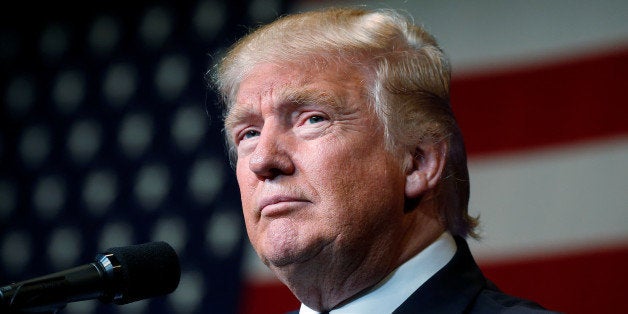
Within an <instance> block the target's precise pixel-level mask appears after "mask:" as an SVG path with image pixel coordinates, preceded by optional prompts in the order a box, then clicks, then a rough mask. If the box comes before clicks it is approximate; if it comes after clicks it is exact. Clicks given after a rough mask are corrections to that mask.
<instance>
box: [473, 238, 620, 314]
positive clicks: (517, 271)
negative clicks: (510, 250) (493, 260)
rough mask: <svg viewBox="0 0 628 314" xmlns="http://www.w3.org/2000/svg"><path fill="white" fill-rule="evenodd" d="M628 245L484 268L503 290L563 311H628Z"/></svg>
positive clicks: (488, 275) (485, 272) (575, 313)
mask: <svg viewBox="0 0 628 314" xmlns="http://www.w3.org/2000/svg"><path fill="white" fill-rule="evenodd" d="M626 265H628V245H626V246H624V247H618V248H607V249H600V250H597V251H594V252H593V251H591V252H586V253H580V254H573V255H567V256H554V257H547V258H544V259H536V260H530V261H512V262H506V263H499V264H486V265H482V266H481V268H482V270H483V272H484V274H485V275H486V276H487V277H488V278H490V279H491V280H493V282H495V284H497V286H499V287H500V288H501V289H502V290H503V291H505V292H508V293H510V294H513V295H517V296H520V297H523V298H527V299H531V300H535V301H536V302H538V303H540V304H542V305H543V306H545V307H547V308H550V309H553V310H557V311H560V312H563V313H573V314H578V313H582V314H584V313H628V302H626V300H625V299H626V291H628V290H626V282H628V268H626Z"/></svg>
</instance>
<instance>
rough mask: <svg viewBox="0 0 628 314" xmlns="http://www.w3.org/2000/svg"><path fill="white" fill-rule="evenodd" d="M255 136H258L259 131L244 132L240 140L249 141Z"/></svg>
mask: <svg viewBox="0 0 628 314" xmlns="http://www.w3.org/2000/svg"><path fill="white" fill-rule="evenodd" d="M255 136H259V131H256V130H248V131H246V132H244V135H242V139H249V138H252V137H255Z"/></svg>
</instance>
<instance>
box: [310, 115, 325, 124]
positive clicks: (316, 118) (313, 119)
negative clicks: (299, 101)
mask: <svg viewBox="0 0 628 314" xmlns="http://www.w3.org/2000/svg"><path fill="white" fill-rule="evenodd" d="M307 121H308V122H309V123H312V124H313V123H319V122H323V121H325V118H323V117H321V116H311V117H309V118H308V119H307Z"/></svg>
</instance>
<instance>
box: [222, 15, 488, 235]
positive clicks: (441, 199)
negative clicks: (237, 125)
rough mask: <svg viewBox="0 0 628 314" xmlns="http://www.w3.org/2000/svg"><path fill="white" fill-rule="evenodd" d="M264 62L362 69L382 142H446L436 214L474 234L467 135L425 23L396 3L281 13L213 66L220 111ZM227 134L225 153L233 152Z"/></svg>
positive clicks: (445, 66)
mask: <svg viewBox="0 0 628 314" xmlns="http://www.w3.org/2000/svg"><path fill="white" fill-rule="evenodd" d="M304 61H307V62H304ZM267 62H273V63H281V64H301V65H302V64H304V63H307V64H309V65H311V66H324V65H328V64H337V65H352V66H354V67H355V68H358V69H360V70H361V71H363V73H364V78H365V90H364V92H365V93H366V95H367V96H368V97H369V98H370V102H371V105H372V109H373V110H374V112H375V113H376V114H377V116H378V117H379V119H380V120H381V122H382V125H383V129H384V136H385V142H386V145H387V149H389V150H390V151H393V152H399V151H403V150H407V149H412V150H414V149H415V148H416V147H417V145H418V144H420V143H425V142H434V143H436V142H441V141H444V142H445V143H446V144H447V147H448V152H447V156H446V164H445V169H444V175H443V176H442V178H441V181H440V183H439V184H438V187H437V188H436V190H435V197H436V200H437V203H438V204H439V214H440V217H441V219H442V220H443V222H444V225H445V226H446V228H447V229H448V230H449V231H450V232H451V233H452V234H455V235H460V236H467V235H472V236H476V234H475V233H474V228H475V227H476V225H477V223H478V222H477V219H476V218H473V217H471V216H469V215H468V202H469V174H468V170H467V160H466V152H465V148H464V142H463V140H462V135H461V133H460V129H459V127H458V124H457V122H456V120H455V117H454V115H453V112H452V110H451V107H450V104H449V83H450V66H449V62H448V60H447V57H446V56H445V55H444V53H443V51H442V50H441V49H440V48H439V47H438V45H437V43H436V41H435V39H434V38H433V37H432V36H431V35H430V34H428V33H427V32H426V31H425V30H424V29H423V28H421V27H418V26H416V25H414V24H413V23H412V21H411V19H409V18H408V17H406V16H404V15H402V14H400V13H398V12H396V11H394V10H373V11H368V10H363V9H354V8H333V9H326V10H322V11H313V12H307V13H301V14H294V15H288V16H285V17H282V18H280V19H278V20H276V21H275V22H273V23H271V24H268V25H266V26H263V27H261V28H259V29H258V30H256V31H255V32H253V33H251V34H250V35H248V36H246V37H244V38H242V39H241V40H240V41H239V42H237V43H236V44H235V45H234V46H233V47H232V48H231V50H230V51H229V52H228V53H227V54H226V55H225V57H223V58H222V60H221V61H220V62H219V63H218V64H217V66H216V67H215V71H214V72H213V74H214V76H213V82H214V84H215V86H216V88H217V89H218V91H219V92H220V94H221V95H222V97H223V101H224V102H225V104H226V110H225V115H227V114H228V112H229V110H230V109H231V107H232V106H233V101H234V99H235V95H236V93H237V90H238V87H239V83H240V82H241V81H242V80H243V79H244V77H246V75H247V74H248V71H250V69H252V68H253V67H254V66H255V65H257V64H260V63H267ZM226 135H227V141H228V145H229V147H230V152H231V153H230V155H231V157H232V158H237V156H235V154H234V149H233V147H234V145H233V143H232V140H231V137H230V136H229V135H228V134H226Z"/></svg>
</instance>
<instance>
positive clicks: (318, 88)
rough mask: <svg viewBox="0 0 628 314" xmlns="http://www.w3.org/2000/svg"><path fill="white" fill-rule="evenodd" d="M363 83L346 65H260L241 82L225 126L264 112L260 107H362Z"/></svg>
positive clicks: (359, 75) (354, 68)
mask: <svg viewBox="0 0 628 314" xmlns="http://www.w3.org/2000/svg"><path fill="white" fill-rule="evenodd" d="M364 81H365V80H364V75H363V73H362V72H361V71H359V70H358V69H357V68H356V67H353V66H347V65H336V64H333V65H325V66H320V65H318V66H317V65H313V64H301V65H299V64H270V63H264V64H258V65H256V66H255V67H253V68H252V69H251V70H250V71H249V72H248V74H247V75H246V76H245V78H244V79H243V80H242V82H241V83H240V86H239V88H238V91H237V93H236V96H235V101H234V102H233V103H232V105H231V108H230V109H229V112H228V114H227V119H226V121H225V123H226V125H225V126H226V127H227V128H229V126H230V124H232V122H234V121H237V120H239V118H240V117H241V116H243V115H250V114H252V113H253V111H257V110H261V108H260V105H271V106H281V105H283V104H286V103H293V104H294V103H297V104H299V103H308V102H323V103H325V104H327V105H331V106H334V107H342V106H344V105H345V104H346V103H348V102H350V103H353V104H358V103H359V104H363V103H364V102H363V101H362V100H363V99H365V98H364V96H365V95H366V88H365V85H364ZM338 109H340V108H338Z"/></svg>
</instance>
